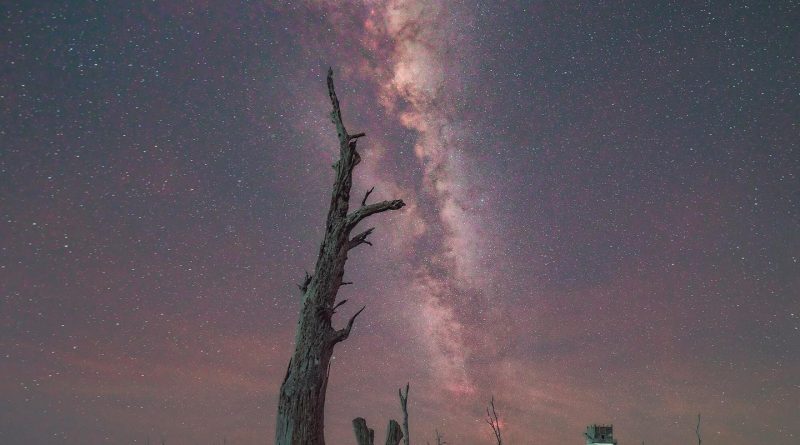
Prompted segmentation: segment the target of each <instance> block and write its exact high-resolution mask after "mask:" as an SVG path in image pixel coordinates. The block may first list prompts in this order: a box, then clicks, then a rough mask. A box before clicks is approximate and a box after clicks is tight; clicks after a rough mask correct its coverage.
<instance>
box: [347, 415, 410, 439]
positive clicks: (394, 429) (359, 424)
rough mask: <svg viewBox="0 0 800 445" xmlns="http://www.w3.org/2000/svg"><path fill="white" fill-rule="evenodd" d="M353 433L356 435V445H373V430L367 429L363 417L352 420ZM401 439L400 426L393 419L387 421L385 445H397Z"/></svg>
mask: <svg viewBox="0 0 800 445" xmlns="http://www.w3.org/2000/svg"><path fill="white" fill-rule="evenodd" d="M353 431H354V432H355V434H356V442H357V443H358V445H375V430H373V429H371V428H367V421H366V420H364V418H363V417H356V418H355V419H353ZM402 438H403V431H402V430H401V429H400V424H399V423H397V421H395V420H394V419H392V420H390V421H389V426H388V427H387V428H386V445H397V444H399V443H400V440H401V439H402Z"/></svg>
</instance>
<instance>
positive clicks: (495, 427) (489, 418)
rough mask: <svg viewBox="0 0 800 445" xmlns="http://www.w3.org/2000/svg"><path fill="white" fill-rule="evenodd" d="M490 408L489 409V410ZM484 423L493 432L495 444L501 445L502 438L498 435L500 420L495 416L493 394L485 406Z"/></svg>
mask: <svg viewBox="0 0 800 445" xmlns="http://www.w3.org/2000/svg"><path fill="white" fill-rule="evenodd" d="M490 408H491V411H490V410H489V409H490ZM486 423H488V424H489V426H490V427H492V433H494V438H495V440H497V445H503V438H502V437H501V436H500V420H499V419H498V418H497V411H495V409H494V396H492V401H491V402H490V404H489V407H487V408H486Z"/></svg>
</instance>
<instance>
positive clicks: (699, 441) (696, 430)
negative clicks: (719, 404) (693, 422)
mask: <svg viewBox="0 0 800 445" xmlns="http://www.w3.org/2000/svg"><path fill="white" fill-rule="evenodd" d="M694 432H695V434H697V445H700V444H701V443H703V441H702V440H700V413H698V414H697V429H695V430H694Z"/></svg>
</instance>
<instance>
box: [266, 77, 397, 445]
mask: <svg viewBox="0 0 800 445" xmlns="http://www.w3.org/2000/svg"><path fill="white" fill-rule="evenodd" d="M328 95H329V96H330V100H331V105H332V106H333V111H331V120H332V121H333V124H334V125H335V126H336V133H337V135H338V137H339V160H338V161H336V163H335V164H333V169H334V170H335V171H336V179H335V180H334V183H333V193H332V194H331V202H330V208H329V210H328V216H327V219H326V222H325V234H324V237H323V239H322V245H321V246H320V249H319V255H318V256H317V263H316V266H315V267H314V274H313V275H308V273H306V276H305V279H304V280H303V283H302V284H300V285H299V287H300V291H301V292H302V293H303V296H302V303H301V309H300V316H299V320H298V323H297V332H296V334H295V349H294V353H293V354H292V358H291V359H290V360H289V366H288V367H287V369H286V376H285V377H284V379H283V383H282V384H281V389H280V396H279V399H278V415H277V423H276V428H275V444H276V445H324V444H325V435H324V416H325V392H326V389H327V385H328V375H329V373H330V364H331V361H330V359H331V355H332V354H333V348H334V346H336V344H337V343H339V342H342V341H344V340H346V339H347V337H348V336H349V335H350V331H351V330H352V328H353V323H354V322H355V320H356V317H357V316H358V314H360V313H361V311H363V310H364V308H363V307H362V308H361V309H359V310H358V311H357V312H356V313H355V314H354V315H353V316H352V317H350V320H349V321H348V322H347V324H346V325H345V327H343V328H341V329H334V328H333V325H332V322H331V319H332V317H333V314H334V312H335V311H336V309H337V308H338V307H340V306H341V305H342V304H344V303H345V301H346V300H342V301H340V302H339V303H336V294H337V293H338V291H339V287H340V286H341V285H342V284H343V281H342V277H343V276H344V265H345V262H346V261H347V255H348V253H349V252H350V250H352V249H354V248H356V247H358V246H360V245H362V244H367V245H372V243H370V241H369V240H368V239H367V238H368V237H369V235H370V234H371V233H372V231H373V230H374V228H370V229H367V230H364V231H363V232H360V233H358V234H357V235H352V236H351V232H352V231H353V229H355V227H356V226H357V225H358V223H360V222H361V221H363V220H364V219H365V218H367V217H369V216H371V215H375V214H377V213H381V212H385V211H388V210H397V209H400V208H401V207H403V206H404V205H405V204H404V203H403V201H401V200H399V199H397V200H393V201H382V202H378V203H374V204H367V203H366V199H367V196H368V195H369V193H367V196H364V199H363V200H362V201H361V206H360V207H359V208H357V209H356V210H354V211H352V212H349V206H350V189H351V187H352V185H353V169H354V168H355V166H356V165H358V163H359V162H360V161H361V157H360V155H359V154H358V151H356V143H357V142H358V139H359V138H361V137H364V136H365V134H364V133H356V134H350V133H348V132H347V130H346V129H345V126H344V123H343V121H342V113H341V110H340V109H339V99H338V98H337V97H336V91H335V90H334V87H333V70H328Z"/></svg>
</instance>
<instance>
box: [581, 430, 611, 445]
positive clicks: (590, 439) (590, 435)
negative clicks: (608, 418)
mask: <svg viewBox="0 0 800 445" xmlns="http://www.w3.org/2000/svg"><path fill="white" fill-rule="evenodd" d="M583 435H584V436H586V445H617V441H616V439H614V425H589V426H587V427H586V432H585V433H583Z"/></svg>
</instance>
